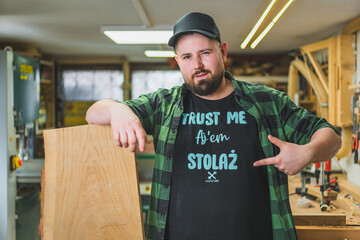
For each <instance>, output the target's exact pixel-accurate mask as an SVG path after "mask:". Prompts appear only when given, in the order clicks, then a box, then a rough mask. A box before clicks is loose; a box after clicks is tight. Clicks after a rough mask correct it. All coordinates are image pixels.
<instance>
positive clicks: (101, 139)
mask: <svg viewBox="0 0 360 240" xmlns="http://www.w3.org/2000/svg"><path fill="white" fill-rule="evenodd" d="M44 145H45V165H44V171H43V176H42V187H43V189H42V196H43V198H42V207H41V208H42V209H41V211H42V219H41V222H40V225H39V231H40V237H41V239H45V240H52V239H54V240H55V239H56V240H57V239H64V240H77V239H81V240H85V239H86V240H92V239H102V240H103V239H121V240H127V239H129V240H130V239H131V240H137V239H144V231H143V224H142V219H141V216H142V215H141V203H140V193H139V185H138V174H137V170H136V162H135V156H134V154H133V153H131V152H130V151H129V150H128V149H124V148H120V147H118V146H116V145H115V143H114V140H113V135H112V131H111V128H110V127H109V126H98V125H84V126H79V127H69V128H61V129H54V130H46V131H44Z"/></svg>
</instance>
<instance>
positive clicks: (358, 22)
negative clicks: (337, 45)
mask: <svg viewBox="0 0 360 240" xmlns="http://www.w3.org/2000/svg"><path fill="white" fill-rule="evenodd" d="M357 31H360V16H359V17H357V18H354V19H353V20H351V21H350V22H349V23H348V24H346V26H345V27H344V28H343V31H342V33H343V34H353V33H356V32H357Z"/></svg>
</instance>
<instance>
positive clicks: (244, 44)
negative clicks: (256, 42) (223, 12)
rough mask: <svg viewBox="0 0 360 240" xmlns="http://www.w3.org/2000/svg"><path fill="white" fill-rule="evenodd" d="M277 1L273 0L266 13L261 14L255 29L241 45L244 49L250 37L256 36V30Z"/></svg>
mask: <svg viewBox="0 0 360 240" xmlns="http://www.w3.org/2000/svg"><path fill="white" fill-rule="evenodd" d="M275 2H276V0H272V1H271V3H270V4H269V6H268V7H267V8H266V10H265V11H264V13H263V14H262V15H261V17H260V19H259V20H258V21H257V23H256V24H255V26H254V27H253V29H252V30H251V32H250V33H249V34H248V35H247V37H246V38H245V40H244V41H243V42H242V43H241V45H240V47H241V48H242V49H244V48H246V46H247V44H248V43H249V41H250V39H251V38H252V37H253V36H254V34H255V32H256V31H257V30H258V28H259V26H260V24H261V23H262V22H263V21H264V18H265V17H266V15H267V14H268V13H269V11H270V9H271V8H272V6H273V5H274V3H275Z"/></svg>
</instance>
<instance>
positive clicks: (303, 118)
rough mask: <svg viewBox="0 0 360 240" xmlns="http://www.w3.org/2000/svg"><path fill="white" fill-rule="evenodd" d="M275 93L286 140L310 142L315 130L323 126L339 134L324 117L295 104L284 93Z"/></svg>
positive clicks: (298, 142)
mask: <svg viewBox="0 0 360 240" xmlns="http://www.w3.org/2000/svg"><path fill="white" fill-rule="evenodd" d="M277 93H278V94H276V95H277V96H278V97H277V99H275V102H276V105H277V106H278V109H279V117H280V120H281V123H282V128H283V130H284V133H285V137H286V140H287V141H289V142H293V143H297V144H300V145H303V144H306V143H308V142H310V140H311V137H312V135H313V134H314V133H315V132H316V131H317V130H319V129H321V128H325V127H329V128H332V129H333V130H334V131H335V132H336V133H337V134H338V135H340V132H339V131H338V129H336V128H335V127H334V126H332V125H331V124H329V123H328V122H327V121H326V119H324V118H320V117H317V116H315V115H313V114H312V113H310V112H308V111H307V110H306V109H304V108H303V107H299V106H296V105H295V103H293V102H292V101H291V100H290V97H289V96H288V95H287V94H286V93H283V92H279V91H277Z"/></svg>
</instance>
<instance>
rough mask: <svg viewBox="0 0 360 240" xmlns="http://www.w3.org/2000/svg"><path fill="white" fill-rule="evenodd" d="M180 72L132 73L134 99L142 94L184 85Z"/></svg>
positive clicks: (132, 94)
mask: <svg viewBox="0 0 360 240" xmlns="http://www.w3.org/2000/svg"><path fill="white" fill-rule="evenodd" d="M183 82H184V81H183V78H182V75H181V73H180V71H174V70H158V71H133V73H132V92H131V96H132V98H137V97H139V96H140V95H141V94H146V93H151V92H155V91H156V90H158V89H159V88H166V89H170V88H172V87H174V86H179V85H181V84H182V83H183Z"/></svg>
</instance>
